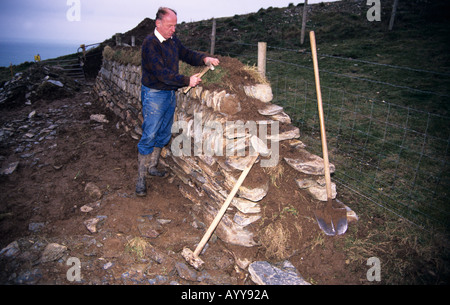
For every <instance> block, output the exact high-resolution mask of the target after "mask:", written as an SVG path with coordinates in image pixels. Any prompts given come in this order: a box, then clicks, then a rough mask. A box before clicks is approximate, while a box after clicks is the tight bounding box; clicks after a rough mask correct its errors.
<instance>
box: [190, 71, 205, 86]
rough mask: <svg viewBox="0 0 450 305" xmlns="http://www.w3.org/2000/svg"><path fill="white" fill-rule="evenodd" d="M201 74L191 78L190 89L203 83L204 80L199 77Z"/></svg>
mask: <svg viewBox="0 0 450 305" xmlns="http://www.w3.org/2000/svg"><path fill="white" fill-rule="evenodd" d="M199 75H200V73H197V74H194V75H192V76H191V79H190V81H189V87H192V88H194V87H196V86H197V85H198V84H200V83H201V82H202V79H201V78H200V77H199Z"/></svg>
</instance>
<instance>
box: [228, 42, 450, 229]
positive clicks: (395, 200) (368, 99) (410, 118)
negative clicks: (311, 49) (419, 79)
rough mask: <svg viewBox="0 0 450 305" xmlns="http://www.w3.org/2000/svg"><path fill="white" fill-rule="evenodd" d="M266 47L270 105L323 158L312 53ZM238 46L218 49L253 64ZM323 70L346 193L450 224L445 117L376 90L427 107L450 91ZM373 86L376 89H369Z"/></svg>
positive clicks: (428, 222)
mask: <svg viewBox="0 0 450 305" xmlns="http://www.w3.org/2000/svg"><path fill="white" fill-rule="evenodd" d="M268 49H269V51H268V53H267V78H268V80H269V81H270V83H271V85H272V90H273V92H274V100H273V103H276V104H278V105H280V106H283V107H284V109H285V111H286V113H288V114H289V115H290V116H291V119H292V121H293V124H294V125H296V126H297V127H299V128H300V130H301V134H302V140H303V142H305V143H306V144H307V145H308V146H309V147H310V150H311V151H312V152H314V153H316V154H318V155H321V152H322V150H321V146H320V145H321V142H320V128H319V118H318V109H317V97H316V87H315V83H314V77H313V66H312V62H311V61H310V57H311V56H310V54H308V52H303V53H302V54H300V53H299V52H298V50H287V49H280V48H271V47H270V46H269V47H268ZM235 50H236V51H237V53H233V52H232V51H231V52H230V50H228V51H227V52H226V53H225V52H222V54H223V53H225V54H224V55H230V56H238V57H239V58H240V59H241V60H242V61H243V62H246V63H248V64H255V63H256V62H257V59H256V54H257V45H252V44H244V43H242V44H238V45H237V46H236V49H235ZM271 51H272V52H271ZM219 53H221V52H220V51H219ZM300 57H301V58H300ZM308 57H309V58H308ZM320 57H321V58H322V59H323V60H324V59H326V60H346V61H348V60H349V59H347V58H339V57H335V56H326V55H325V56H324V55H322V56H320ZM365 63H367V64H375V65H377V68H378V69H380V70H381V71H380V72H379V75H383V72H384V73H390V72H389V71H383V69H396V70H401V73H405V70H411V71H412V72H414V73H422V74H424V76H423V77H427V74H436V72H433V71H426V70H417V69H412V68H408V67H398V66H392V65H386V66H383V65H379V64H377V63H370V62H365ZM351 64H353V63H351ZM360 64H361V63H360ZM319 66H320V59H319ZM321 71H322V72H321V77H322V73H323V74H329V75H325V77H326V79H327V82H326V83H327V85H328V84H330V85H329V86H323V85H322V86H321V91H322V98H323V107H324V112H325V124H326V130H327V140H328V146H329V153H330V162H332V163H334V164H335V165H336V172H335V173H334V175H333V177H332V179H333V180H334V181H335V182H337V183H338V184H339V185H341V186H343V187H344V188H345V189H346V191H351V192H352V193H355V194H357V195H359V196H363V197H364V198H365V199H369V200H370V202H372V203H374V204H376V205H378V206H380V207H383V208H384V209H387V210H388V211H390V212H392V213H394V214H395V215H397V216H399V217H402V218H403V219H406V220H408V221H410V222H412V223H414V224H416V225H418V226H420V227H423V228H426V229H431V228H435V227H444V229H448V228H449V221H448V218H449V217H448V216H449V214H450V207H449V205H448V199H447V195H448V192H449V187H450V170H449V169H450V168H449V143H450V125H449V124H448V122H449V119H450V118H449V117H448V116H446V115H440V114H437V113H435V112H436V111H434V112H432V111H424V110H418V109H417V108H416V107H411V106H405V104H407V103H403V101H398V103H392V102H386V101H384V100H383V99H382V98H380V96H378V93H379V91H383V90H385V91H389V92H392V91H393V90H400V91H402V92H401V93H399V94H397V95H396V96H402V97H404V98H405V99H406V98H408V97H409V96H410V95H411V94H413V95H417V94H420V96H419V97H418V99H419V100H420V101H421V102H423V104H424V105H426V104H427V103H428V102H429V104H432V103H433V101H432V100H431V99H436V96H437V97H438V98H439V99H440V102H441V103H442V102H444V103H445V102H447V100H448V94H446V93H444V94H443V93H441V92H435V91H433V90H421V89H417V88H410V87H408V85H407V84H406V85H405V84H394V83H390V82H385V81H377V80H370V79H367V78H363V77H351V80H348V78H349V77H348V75H347V74H344V73H340V72H333V71H327V70H325V71H324V70H321ZM411 71H406V72H411ZM439 77H441V78H446V77H447V78H448V75H446V74H445V73H440V75H439ZM346 78H347V80H344V82H348V81H352V82H356V85H353V86H351V88H353V90H354V88H359V87H363V88H364V89H362V90H361V91H362V92H364V94H359V93H358V94H355V93H354V92H352V91H348V90H347V89H341V88H340V87H342V85H341V84H342V79H346ZM336 79H339V80H338V81H335V80H336ZM362 83H364V84H362ZM367 83H369V85H367ZM373 83H374V84H375V85H376V86H378V87H373V85H374V84H373ZM368 86H369V87H370V88H369V89H368ZM332 87H334V88H332ZM357 91H358V90H357ZM371 92H373V93H372V96H371ZM424 108H426V107H424Z"/></svg>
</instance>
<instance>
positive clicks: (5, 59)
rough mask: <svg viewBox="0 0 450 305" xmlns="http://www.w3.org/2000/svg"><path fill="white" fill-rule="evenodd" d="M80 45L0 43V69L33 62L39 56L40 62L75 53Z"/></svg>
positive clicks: (68, 43)
mask: <svg viewBox="0 0 450 305" xmlns="http://www.w3.org/2000/svg"><path fill="white" fill-rule="evenodd" d="M80 45H81V43H76V42H23V41H21V42H5V41H0V67H9V66H10V65H11V64H13V65H19V64H21V63H24V62H26V61H30V62H33V61H34V56H35V55H37V54H39V55H40V56H41V60H46V59H52V58H56V57H59V56H63V55H68V54H73V53H76V52H77V50H78V48H79V47H80Z"/></svg>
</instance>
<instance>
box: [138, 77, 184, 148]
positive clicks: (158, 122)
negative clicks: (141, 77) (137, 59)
mask: <svg viewBox="0 0 450 305" xmlns="http://www.w3.org/2000/svg"><path fill="white" fill-rule="evenodd" d="M141 101H142V116H143V117H144V123H143V124H142V137H141V140H140V141H139V143H138V150H139V153H140V154H141V155H148V154H151V153H152V152H153V148H154V147H160V148H162V147H164V146H166V145H167V144H169V142H170V138H171V137H172V131H171V130H172V124H173V115H174V112H175V107H176V99H175V91H165V90H156V89H150V88H147V87H145V86H142V87H141Z"/></svg>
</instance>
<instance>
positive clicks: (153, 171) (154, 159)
mask: <svg viewBox="0 0 450 305" xmlns="http://www.w3.org/2000/svg"><path fill="white" fill-rule="evenodd" d="M161 150H162V148H160V147H155V148H154V149H153V152H152V153H151V154H150V162H149V164H148V174H149V175H150V176H156V177H164V176H165V175H166V174H167V172H166V171H159V170H158V168H157V166H158V162H159V157H160V156H161Z"/></svg>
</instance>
